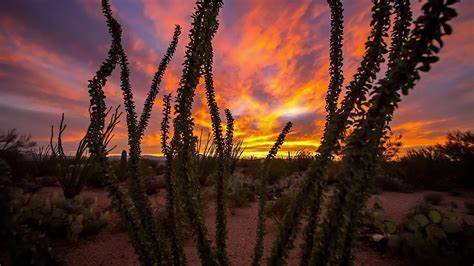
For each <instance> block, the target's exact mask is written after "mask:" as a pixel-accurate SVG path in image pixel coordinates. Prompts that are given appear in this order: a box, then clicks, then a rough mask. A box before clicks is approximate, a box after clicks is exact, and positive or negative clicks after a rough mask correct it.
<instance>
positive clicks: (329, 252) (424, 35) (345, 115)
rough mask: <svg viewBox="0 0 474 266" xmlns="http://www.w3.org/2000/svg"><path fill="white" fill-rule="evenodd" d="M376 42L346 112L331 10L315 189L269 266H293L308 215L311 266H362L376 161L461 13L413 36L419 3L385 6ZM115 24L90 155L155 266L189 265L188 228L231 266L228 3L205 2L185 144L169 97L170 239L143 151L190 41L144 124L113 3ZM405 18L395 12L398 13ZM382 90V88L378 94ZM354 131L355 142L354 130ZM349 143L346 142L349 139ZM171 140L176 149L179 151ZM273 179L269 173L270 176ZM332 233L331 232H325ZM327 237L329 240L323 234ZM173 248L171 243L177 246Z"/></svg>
mask: <svg viewBox="0 0 474 266" xmlns="http://www.w3.org/2000/svg"><path fill="white" fill-rule="evenodd" d="M373 2H374V6H373V8H372V22H371V32H370V35H369V37H368V40H367V42H366V45H365V48H366V51H365V54H364V56H363V58H362V62H361V65H360V67H359V68H358V69H357V73H356V74H355V75H354V77H353V81H351V82H350V83H349V84H348V86H347V88H346V91H347V92H346V95H345V97H344V98H343V99H342V101H341V105H340V107H339V108H338V102H339V94H340V92H341V89H342V83H343V80H344V78H343V73H342V64H343V56H342V39H343V27H342V26H343V7H342V3H341V1H340V0H328V3H329V6H330V9H331V39H330V47H331V49H330V60H331V62H330V71H329V72H330V73H329V74H330V77H331V78H330V82H329V86H328V93H327V97H326V110H327V112H328V114H327V117H326V126H325V130H324V135H323V138H322V141H321V145H320V147H319V148H318V150H317V155H316V156H315V159H314V160H313V162H312V163H311V164H310V167H309V168H308V170H307V171H306V173H305V175H304V180H303V183H302V185H301V187H300V188H299V189H300V190H299V192H298V193H297V194H296V200H295V202H294V203H293V204H292V205H291V206H290V208H289V209H288V211H287V213H286V214H285V216H284V219H283V222H282V223H281V226H280V229H279V234H278V236H277V239H276V241H275V242H274V244H273V247H272V251H271V255H270V257H269V258H268V264H269V265H281V264H284V263H285V261H286V258H287V256H288V251H289V250H290V249H291V248H292V246H293V241H294V239H295V237H296V235H297V232H298V231H299V227H300V223H301V220H302V217H303V216H304V215H303V214H304V213H309V219H308V223H307V227H306V229H305V230H304V232H305V233H304V238H303V240H304V243H303V246H302V249H301V253H300V254H302V255H301V264H302V265H307V264H311V265H328V264H331V265H332V264H350V262H351V258H352V247H353V245H354V242H355V241H354V240H355V237H356V228H357V225H358V219H359V212H360V209H361V208H362V206H364V204H365V201H366V199H367V196H368V188H369V187H370V183H371V179H372V172H373V169H374V165H375V163H376V161H377V160H376V159H377V158H378V157H379V156H380V154H381V148H380V147H382V146H383V145H382V144H383V137H384V135H385V133H386V132H387V129H388V125H389V123H390V121H391V119H392V116H393V113H394V111H395V109H396V108H397V104H398V102H399V101H400V95H399V92H400V91H401V92H402V93H403V94H407V93H408V91H409V89H412V88H413V87H414V85H415V82H416V81H417V80H418V79H419V78H420V75H419V71H428V70H429V68H430V64H432V63H434V62H436V60H437V57H435V56H434V54H436V53H437V52H438V51H439V49H440V48H441V46H442V40H441V38H442V36H443V35H445V34H450V33H451V27H450V26H449V25H448V24H447V22H448V21H449V20H450V19H452V18H453V17H455V16H456V12H455V11H454V9H452V8H450V7H449V6H450V5H452V4H453V3H454V2H455V1H453V0H428V2H427V3H426V4H425V5H424V6H423V14H422V15H421V16H420V17H419V18H418V19H417V20H416V22H415V27H414V29H413V30H412V31H411V32H410V30H409V29H410V26H411V11H410V6H409V1H408V0H395V1H389V0H373ZM102 4H103V12H104V15H105V17H106V19H107V25H108V27H109V32H110V34H111V37H112V44H111V48H110V50H109V54H108V58H107V59H106V60H105V61H104V62H103V63H102V66H101V67H100V69H99V70H98V71H97V73H96V75H95V77H94V78H93V79H92V80H90V82H89V94H90V105H91V107H90V110H91V111H90V117H91V124H90V126H89V129H88V132H87V144H88V147H89V151H90V153H91V155H92V159H93V160H94V161H95V162H97V163H98V164H99V166H100V168H101V171H100V174H101V175H103V178H104V182H105V185H106V188H107V190H108V192H109V195H110V197H111V198H112V204H113V206H114V207H115V208H116V210H117V212H118V213H119V215H120V217H121V219H122V220H123V221H124V223H125V224H126V225H127V228H128V230H129V236H130V239H131V242H132V244H133V247H134V248H135V251H136V253H137V255H138V258H139V260H140V262H141V264H143V265H162V264H173V265H184V264H186V257H185V255H184V251H183V245H182V232H181V229H182V228H181V226H180V225H181V221H180V220H181V217H183V216H184V217H185V218H186V220H187V221H189V224H190V227H191V230H192V232H193V234H194V237H195V239H196V247H197V250H198V254H199V257H200V260H201V263H202V264H203V265H227V264H229V259H228V256H227V249H226V242H227V234H226V232H227V224H226V212H225V211H226V204H225V201H224V200H225V197H224V187H225V180H226V177H227V176H228V175H229V170H230V167H229V165H230V164H229V157H230V153H231V150H232V143H233V140H232V139H233V123H234V121H233V117H232V115H231V113H230V111H226V112H225V113H226V118H227V131H226V133H225V134H224V133H223V130H222V126H221V118H220V113H219V108H218V105H217V102H216V99H215V88H214V82H213V66H212V65H213V47H212V40H213V37H214V35H215V33H216V31H217V29H218V26H219V23H218V20H217V16H218V14H219V11H220V8H221V6H222V1H221V0H199V1H197V3H196V9H195V13H194V14H193V16H192V18H193V23H192V27H191V30H190V33H189V39H190V41H189V44H188V45H187V50H186V54H185V60H184V63H183V72H182V76H181V80H180V83H179V88H178V90H177V96H176V101H175V106H174V110H175V118H174V120H173V136H169V130H170V122H171V96H170V95H167V96H165V97H164V102H165V104H164V110H163V115H164V118H163V121H162V124H161V125H162V143H161V144H162V151H163V153H164V155H165V156H166V160H167V161H166V172H165V179H166V186H167V190H168V194H167V208H166V209H167V212H168V214H167V218H168V220H169V221H168V222H169V224H170V225H171V228H170V229H171V230H170V231H171V232H170V233H169V234H164V233H162V231H161V230H162V228H161V226H162V225H161V224H160V223H158V222H157V219H156V218H157V217H155V213H154V212H153V210H152V208H151V204H150V202H149V201H148V198H147V197H146V194H145V191H144V185H143V181H142V179H141V178H140V176H139V174H138V162H139V159H140V154H141V150H140V143H141V139H142V137H143V134H144V132H145V129H146V127H147V124H148V120H149V118H150V114H151V110H152V107H153V104H154V101H155V98H156V96H157V93H158V89H159V84H160V82H161V79H162V76H163V74H164V71H165V69H166V66H167V64H168V63H169V60H170V59H171V56H172V55H173V53H174V50H175V49H176V45H177V38H178V35H179V33H180V28H179V26H178V27H177V28H176V30H175V34H174V36H173V41H172V42H171V44H170V46H169V48H168V51H167V53H166V54H165V57H164V58H163V60H162V61H161V63H160V66H159V68H158V71H157V72H156V74H155V77H154V79H153V82H152V86H151V89H150V91H149V94H148V97H147V100H146V102H145V104H144V108H143V113H142V114H141V116H140V119H138V117H139V116H138V115H137V113H136V110H135V103H134V100H133V93H132V89H131V86H130V80H129V69H128V60H127V56H126V53H125V49H124V47H123V46H122V44H121V33H122V30H121V27H120V24H119V23H118V22H117V20H116V19H115V18H114V17H113V16H112V12H111V9H110V5H109V2H108V1H107V0H103V1H102ZM392 10H394V11H392ZM392 12H394V14H395V16H394V17H395V21H394V27H393V33H392V36H391V47H390V49H388V48H387V45H386V43H385V42H386V40H385V39H386V38H387V37H388V31H389V25H390V17H391V15H392ZM389 52H390V54H389V56H388V67H387V72H386V73H385V77H384V78H382V79H381V80H380V81H379V82H377V83H375V80H376V78H377V74H378V73H379V72H380V69H381V64H382V63H384V61H385V59H384V56H385V55H386V54H387V53H389ZM117 64H118V65H119V66H120V76H121V89H122V91H123V95H124V103H125V110H126V114H127V129H128V145H129V165H128V177H127V178H128V181H129V182H128V187H129V189H128V191H127V192H123V191H122V190H121V189H120V186H119V185H118V182H117V179H116V178H115V177H114V176H113V175H112V172H111V171H110V169H109V166H108V162H107V157H106V156H107V148H106V146H107V143H108V142H109V138H108V137H107V130H108V127H106V125H105V117H106V113H107V112H106V110H107V108H106V104H105V94H104V91H103V86H104V85H105V83H106V81H107V78H108V77H109V76H110V75H111V73H112V71H113V70H114V69H115V67H116V66H117ZM201 77H204V80H205V88H206V99H207V104H208V106H209V112H210V115H211V124H212V137H213V138H212V139H213V142H214V143H213V145H215V146H214V147H215V150H216V154H217V155H216V156H217V160H218V167H217V173H216V186H215V190H216V191H215V192H216V204H215V205H216V234H215V235H216V239H215V245H213V243H212V241H211V239H210V237H209V234H208V229H207V227H206V225H205V222H204V218H203V214H202V202H201V201H200V200H199V199H200V194H199V187H200V186H199V184H198V183H197V179H196V165H195V160H193V158H195V156H196V145H197V143H196V142H197V141H196V137H195V136H194V134H193V129H194V123H193V119H192V112H191V111H192V106H193V102H194V96H195V89H196V86H197V85H198V83H199V79H200V78H201ZM374 83H375V84H374ZM290 126H291V124H288V125H287V127H285V129H284V130H283V132H282V134H281V135H280V137H279V139H278V140H277V142H276V144H275V146H274V148H272V149H271V150H270V152H269V157H268V158H267V160H266V161H268V160H269V159H271V157H273V156H274V155H275V154H276V151H277V150H278V148H279V147H280V146H281V143H282V142H283V138H284V137H285V135H286V134H287V133H288V130H289V127H290ZM348 129H350V130H348ZM348 132H351V133H350V134H348V137H347V138H344V136H345V135H346V133H348ZM170 138H171V140H170V141H169V139H170ZM340 142H344V144H345V145H343V148H342V152H341V154H342V156H343V157H342V165H343V179H342V180H340V181H339V182H338V184H337V186H336V190H335V193H334V196H333V198H332V200H331V202H330V204H329V211H328V214H327V215H326V216H325V217H321V215H320V210H321V205H322V203H323V200H324V198H323V193H324V191H325V190H326V188H327V186H326V179H327V176H326V174H327V173H326V168H327V166H328V164H329V163H330V162H331V160H332V159H333V158H332V157H333V155H334V153H335V152H339V151H340V150H341V148H340V147H341V146H340V145H339V144H340ZM264 169H265V167H264ZM264 177H265V170H264V174H263V178H262V180H261V186H260V194H261V195H260V211H259V227H258V230H257V232H258V233H257V240H256V245H255V255H254V258H253V259H254V261H253V263H254V264H259V262H260V260H261V256H262V250H263V246H262V243H263V238H264V231H265V228H264V218H263V217H264V211H265V199H264V198H265V196H264V192H265V184H266V180H265V178H264ZM319 221H322V222H319ZM317 228H318V229H317ZM168 235H169V236H170V239H165V238H166V237H167V236H168Z"/></svg>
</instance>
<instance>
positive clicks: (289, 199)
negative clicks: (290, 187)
mask: <svg viewBox="0 0 474 266" xmlns="http://www.w3.org/2000/svg"><path fill="white" fill-rule="evenodd" d="M295 196H296V195H295V193H294V192H293V191H288V192H287V193H285V194H283V195H282V196H281V197H280V198H279V199H277V200H275V201H273V202H270V203H269V204H268V207H267V210H266V215H267V217H270V218H273V219H275V220H277V221H281V219H282V218H283V216H284V215H285V213H286V211H287V210H288V208H289V206H290V205H291V204H292V203H293V201H294V200H295Z"/></svg>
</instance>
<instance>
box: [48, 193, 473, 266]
mask: <svg viewBox="0 0 474 266" xmlns="http://www.w3.org/2000/svg"><path fill="white" fill-rule="evenodd" d="M53 193H60V190H59V188H44V189H43V190H41V191H40V194H42V195H45V196H46V195H51V194H53ZM164 193H165V192H164V191H163V190H162V191H160V193H158V194H157V195H155V196H153V197H152V198H150V199H151V201H152V203H153V205H154V206H155V207H157V208H164V206H163V202H164ZM426 193H429V191H423V192H416V193H412V194H403V193H395V192H384V193H382V194H381V195H374V196H372V198H371V199H370V200H369V203H368V204H369V206H371V205H372V204H373V201H374V198H375V197H377V198H379V199H380V202H381V204H382V206H383V208H384V209H385V213H386V215H388V216H390V217H392V218H394V219H395V220H396V221H397V222H402V220H403V218H404V216H405V215H406V214H407V212H408V211H409V210H410V208H412V207H414V206H415V205H416V204H417V203H419V202H421V201H422V200H423V195H424V194H426ZM443 194H444V200H443V202H442V204H441V205H440V208H441V209H443V210H445V211H447V210H448V209H450V208H451V207H450V206H451V205H452V204H451V202H455V204H457V206H458V208H457V209H455V210H456V212H458V214H459V215H461V216H465V217H466V218H467V220H468V221H469V222H470V223H473V222H474V217H473V216H468V215H465V214H466V210H465V209H464V204H463V203H464V201H465V200H467V199H471V200H472V199H474V193H472V192H465V193H463V195H462V196H459V197H454V196H451V195H449V194H448V193H443ZM82 195H83V196H87V197H92V198H96V199H97V203H98V206H99V207H100V208H102V209H104V210H105V209H110V200H109V199H108V198H107V195H106V193H105V192H103V191H101V190H85V191H83V193H82ZM257 212H258V206H257V203H256V202H255V203H252V204H251V205H250V206H249V207H245V208H239V209H234V210H232V212H229V213H228V222H227V223H228V252H229V257H230V260H231V263H232V264H233V265H249V264H250V262H251V257H252V253H253V246H254V241H255V234H256V227H257ZM205 214H206V217H207V225H208V228H209V232H210V234H211V236H212V237H214V210H213V205H212V204H209V205H208V207H207V209H206V210H205ZM117 223H118V218H117V216H116V215H115V214H112V218H111V221H110V223H109V225H108V226H107V227H106V228H104V229H103V230H101V231H100V232H99V233H98V234H97V235H93V236H88V237H85V238H82V239H81V240H80V241H79V242H77V243H75V244H70V243H66V242H64V241H62V242H57V243H54V247H55V249H56V250H57V252H59V254H60V255H61V256H63V257H64V259H65V261H66V263H67V265H77V266H78V265H139V264H138V261H137V257H136V255H135V253H134V251H133V248H132V246H131V245H130V243H129V240H128V236H127V233H126V232H124V231H123V230H118V226H117ZM266 224H267V234H266V238H265V243H264V246H265V253H264V257H266V256H267V255H268V254H269V250H270V248H271V244H272V242H273V240H274V239H275V237H276V234H277V231H278V222H277V221H275V220H273V219H267V222H266ZM298 242H300V241H297V243H296V244H295V246H296V247H298V245H299V243H298ZM185 249H186V255H187V259H188V263H189V265H200V263H199V258H198V255H197V252H196V249H195V245H194V241H193V240H192V239H188V240H186V241H185ZM288 262H289V265H297V264H298V249H297V248H296V249H294V250H293V251H292V252H290V258H289V261H288ZM355 264H356V265H400V262H399V261H398V259H397V258H395V257H394V256H391V255H390V254H384V253H381V252H377V251H374V250H372V249H369V248H367V249H364V248H363V247H360V248H358V249H357V252H356V263H355Z"/></svg>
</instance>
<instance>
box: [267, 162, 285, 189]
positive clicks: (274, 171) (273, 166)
mask: <svg viewBox="0 0 474 266" xmlns="http://www.w3.org/2000/svg"><path fill="white" fill-rule="evenodd" d="M288 174H289V172H288V163H287V162H286V160H285V159H281V158H275V159H273V160H271V161H269V162H268V183H269V184H270V185H273V184H275V183H277V182H278V181H279V180H280V179H281V178H283V177H285V176H287V175H288Z"/></svg>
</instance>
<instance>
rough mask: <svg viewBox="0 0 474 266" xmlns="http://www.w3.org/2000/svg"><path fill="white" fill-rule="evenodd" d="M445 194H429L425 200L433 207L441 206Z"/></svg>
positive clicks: (424, 197)
mask: <svg viewBox="0 0 474 266" xmlns="http://www.w3.org/2000/svg"><path fill="white" fill-rule="evenodd" d="M443 198H444V197H443V194H440V193H428V194H425V195H424V196H423V200H424V201H425V202H427V203H430V204H433V205H439V204H440V203H441V201H443Z"/></svg>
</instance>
